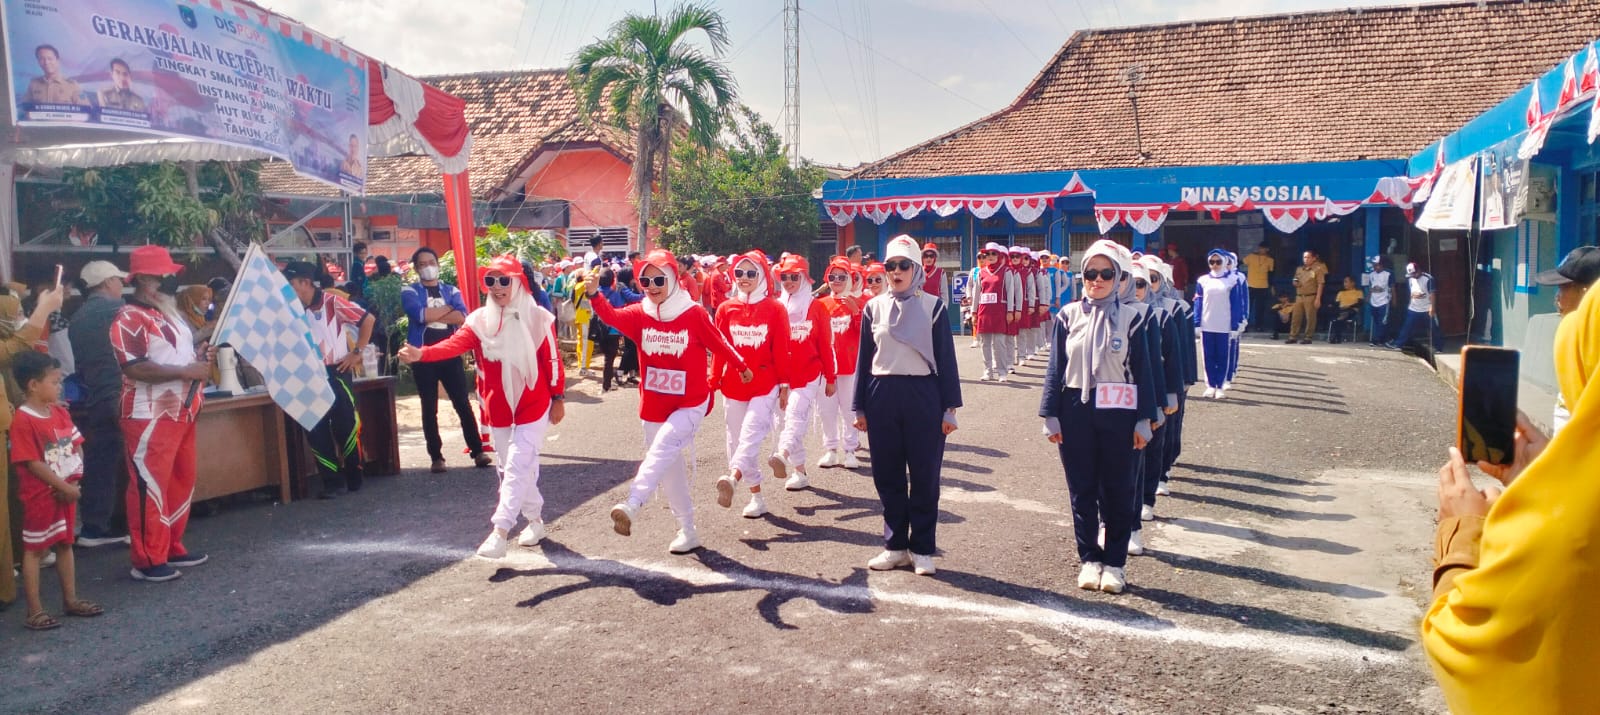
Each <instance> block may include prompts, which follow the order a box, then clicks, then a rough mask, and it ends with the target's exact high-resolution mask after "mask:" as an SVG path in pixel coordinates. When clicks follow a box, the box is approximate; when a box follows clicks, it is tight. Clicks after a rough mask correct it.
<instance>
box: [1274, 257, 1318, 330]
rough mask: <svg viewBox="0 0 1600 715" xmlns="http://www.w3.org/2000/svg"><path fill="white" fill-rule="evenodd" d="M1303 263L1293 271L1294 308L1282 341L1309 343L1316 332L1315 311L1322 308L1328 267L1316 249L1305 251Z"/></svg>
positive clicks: (1302, 258)
mask: <svg viewBox="0 0 1600 715" xmlns="http://www.w3.org/2000/svg"><path fill="white" fill-rule="evenodd" d="M1301 260H1302V261H1303V263H1302V264H1301V265H1300V267H1299V268H1296V269H1295V271H1294V292H1295V293H1294V295H1295V297H1294V309H1293V310H1292V311H1290V313H1289V337H1288V339H1287V340H1285V341H1284V342H1286V343H1289V344H1290V345H1293V344H1294V343H1296V342H1298V343H1300V344H1301V345H1310V344H1311V336H1312V335H1313V334H1315V333H1316V332H1317V311H1319V310H1321V309H1322V287H1323V283H1324V282H1326V281H1327V280H1328V267H1327V266H1326V265H1324V264H1323V262H1322V258H1321V257H1319V256H1318V255H1317V252H1316V251H1306V252H1305V255H1303V256H1301Z"/></svg>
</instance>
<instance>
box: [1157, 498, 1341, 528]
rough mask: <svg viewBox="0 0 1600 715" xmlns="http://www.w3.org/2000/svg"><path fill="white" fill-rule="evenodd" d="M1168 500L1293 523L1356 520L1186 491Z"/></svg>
mask: <svg viewBox="0 0 1600 715" xmlns="http://www.w3.org/2000/svg"><path fill="white" fill-rule="evenodd" d="M1168 498H1169V499H1177V500H1180V501H1190V502H1196V503H1200V504H1210V505H1212V506H1220V507H1222V508H1224V509H1233V510H1236V511H1248V512H1253V513H1256V514H1262V515H1265V516H1270V517H1272V518H1274V519H1290V520H1293V521H1352V520H1354V519H1355V518H1356V517H1355V515H1353V514H1324V513H1322V512H1317V511H1300V510H1297V509H1280V508H1278V507H1275V506H1271V505H1268V504H1255V503H1251V502H1243V501H1238V500H1236V499H1225V498H1223V497H1214V496H1209V495H1206V494H1194V493H1191V492H1185V491H1178V492H1174V493H1173V494H1172V495H1171V496H1169V497H1168Z"/></svg>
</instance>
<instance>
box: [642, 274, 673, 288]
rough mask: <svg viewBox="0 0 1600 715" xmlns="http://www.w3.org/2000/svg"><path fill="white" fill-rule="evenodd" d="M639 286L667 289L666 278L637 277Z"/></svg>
mask: <svg viewBox="0 0 1600 715" xmlns="http://www.w3.org/2000/svg"><path fill="white" fill-rule="evenodd" d="M639 285H642V286H647V287H648V286H655V287H657V288H665V287H667V277H666V276H639Z"/></svg>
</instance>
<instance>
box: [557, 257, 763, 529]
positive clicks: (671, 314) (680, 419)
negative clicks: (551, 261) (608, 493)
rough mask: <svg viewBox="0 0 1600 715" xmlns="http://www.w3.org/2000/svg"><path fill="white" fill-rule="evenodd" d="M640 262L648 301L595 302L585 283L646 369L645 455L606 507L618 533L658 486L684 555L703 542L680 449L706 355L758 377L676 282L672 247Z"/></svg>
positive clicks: (594, 287)
mask: <svg viewBox="0 0 1600 715" xmlns="http://www.w3.org/2000/svg"><path fill="white" fill-rule="evenodd" d="M641 266H642V268H641V269H640V275H639V284H640V285H641V286H642V287H643V288H644V293H645V299H644V301H642V302H640V303H638V304H636V305H630V306H628V307H626V308H620V309H619V308H613V307H611V304H610V302H609V301H605V300H595V298H596V297H597V296H598V295H599V289H598V283H599V279H598V278H590V279H588V280H587V281H585V283H584V290H585V291H586V292H587V293H588V295H589V300H590V304H591V305H592V306H593V307H594V311H595V317H597V318H599V319H600V320H601V322H604V323H605V324H606V325H609V326H611V327H613V328H615V329H616V330H617V331H618V332H620V333H622V334H623V335H624V336H626V337H628V338H629V339H631V340H635V341H637V342H638V343H639V362H640V366H641V369H642V370H643V381H642V383H641V384H640V385H639V397H640V399H639V418H640V419H641V420H643V422H644V438H645V444H646V448H645V455H644V461H642V462H640V463H639V470H638V472H637V473H635V475H634V478H633V488H632V489H631V490H630V492H629V494H628V498H627V500H625V501H623V502H622V503H620V504H618V505H616V506H615V507H612V508H611V521H612V525H613V528H614V529H615V530H616V532H617V533H618V534H621V535H623V536H629V535H631V534H632V533H633V521H634V518H635V517H637V516H638V514H639V509H640V508H641V507H643V506H644V504H645V502H647V501H649V500H650V497H651V495H653V494H654V493H655V491H656V488H657V487H662V488H664V489H665V490H666V494H667V504H668V505H669V506H671V507H672V513H673V515H674V516H676V517H677V518H678V525H679V531H678V536H677V538H675V539H673V541H672V544H671V545H670V546H668V547H667V550H668V551H669V552H671V553H674V554H686V553H689V552H690V551H693V550H695V549H697V548H699V547H700V537H699V535H697V534H696V533H695V528H694V500H693V498H692V497H691V496H690V493H689V475H688V474H687V473H686V472H685V465H684V456H685V455H684V452H685V451H686V450H692V449H693V448H694V436H695V432H696V431H698V430H699V429H700V421H701V420H702V419H705V416H706V414H707V413H709V412H710V411H711V402H712V400H711V387H710V384H709V381H708V380H707V379H706V374H707V372H708V368H709V367H710V366H709V365H708V364H707V363H706V356H707V353H708V352H709V353H714V354H715V355H716V356H717V357H718V358H720V359H721V360H723V361H725V362H726V363H728V364H731V365H732V366H733V369H734V370H735V371H736V372H737V373H738V375H739V380H740V381H741V382H745V383H749V382H750V381H752V380H753V379H754V378H755V375H754V374H753V373H752V372H751V371H750V369H749V368H748V367H746V366H745V364H744V359H743V358H741V357H739V353H737V352H735V351H734V349H733V346H731V345H729V344H728V341H727V340H725V339H723V337H722V333H721V332H718V331H717V326H716V325H713V324H712V322H711V316H710V315H709V314H708V313H706V309H705V308H703V307H701V306H700V305H699V304H697V303H695V302H694V300H692V299H690V298H689V293H688V291H686V290H683V289H681V288H680V287H679V286H678V260H677V259H676V258H674V257H673V255H672V253H671V252H670V251H663V250H655V251H651V252H650V255H648V256H646V257H645V260H644V261H643V262H642V263H641ZM601 436H605V435H601Z"/></svg>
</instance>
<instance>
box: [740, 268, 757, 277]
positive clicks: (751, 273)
mask: <svg viewBox="0 0 1600 715" xmlns="http://www.w3.org/2000/svg"><path fill="white" fill-rule="evenodd" d="M733 277H734V278H760V277H761V271H746V270H740V269H737V268H735V269H734V271H733Z"/></svg>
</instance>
